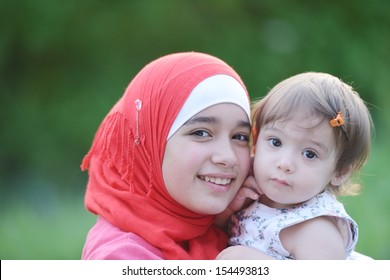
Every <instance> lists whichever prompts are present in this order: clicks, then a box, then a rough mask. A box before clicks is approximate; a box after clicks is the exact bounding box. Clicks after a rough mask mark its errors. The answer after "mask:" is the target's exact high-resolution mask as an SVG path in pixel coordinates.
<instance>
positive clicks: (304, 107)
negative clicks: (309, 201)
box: [252, 72, 373, 195]
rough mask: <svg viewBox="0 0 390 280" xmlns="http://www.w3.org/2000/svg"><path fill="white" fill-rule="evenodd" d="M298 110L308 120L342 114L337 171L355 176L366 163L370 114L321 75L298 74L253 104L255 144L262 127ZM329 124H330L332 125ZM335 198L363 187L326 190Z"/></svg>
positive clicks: (351, 94)
mask: <svg viewBox="0 0 390 280" xmlns="http://www.w3.org/2000/svg"><path fill="white" fill-rule="evenodd" d="M297 111H299V112H300V113H302V112H305V113H306V114H307V117H311V118H312V117H313V116H315V117H321V118H323V119H324V121H325V120H326V121H328V122H329V121H330V120H332V119H334V118H336V117H337V115H338V113H339V112H341V113H342V115H343V119H344V124H342V125H340V126H338V127H334V137H335V141H336V150H337V154H338V160H337V164H336V167H335V169H336V170H339V172H340V174H343V171H345V170H346V169H348V168H352V171H353V173H354V172H356V171H358V170H360V169H361V168H362V167H363V165H364V164H365V163H366V161H367V159H368V156H369V152H370V143H371V137H372V130H373V122H372V118H371V114H370V112H369V110H368V108H367V106H366V103H365V102H364V101H363V100H362V99H361V98H360V96H359V94H358V93H357V92H356V91H355V90H354V89H353V88H352V87H351V86H350V85H348V84H346V83H345V82H343V81H341V80H340V79H339V78H337V77H335V76H333V75H331V74H327V73H319V72H306V73H301V74H297V75H295V76H292V77H290V78H288V79H285V80H283V81H282V82H280V83H278V84H277V85H276V86H275V87H273V88H272V89H271V90H270V91H269V93H268V94H267V95H266V96H265V97H264V98H262V99H261V100H259V101H257V102H254V103H253V104H252V122H253V128H254V129H253V131H254V133H253V144H254V145H256V139H257V136H258V135H257V134H258V132H259V131H260V128H261V127H262V126H263V125H266V124H268V123H273V122H275V121H286V120H288V119H289V117H290V116H291V115H293V114H294V113H295V112H297ZM329 125H330V124H329ZM327 188H328V189H329V190H330V191H332V192H333V193H335V194H336V195H354V194H358V193H359V191H360V184H358V183H352V182H351V180H348V181H347V182H346V183H345V184H343V185H342V186H333V185H329V186H328V187H327Z"/></svg>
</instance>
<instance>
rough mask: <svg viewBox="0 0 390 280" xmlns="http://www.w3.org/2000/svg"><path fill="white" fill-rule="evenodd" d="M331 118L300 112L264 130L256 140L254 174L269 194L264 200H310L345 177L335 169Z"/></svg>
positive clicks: (273, 204)
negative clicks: (322, 118)
mask: <svg viewBox="0 0 390 280" xmlns="http://www.w3.org/2000/svg"><path fill="white" fill-rule="evenodd" d="M334 129H336V128H332V127H331V126H330V124H329V122H328V121H326V120H325V121H324V120H321V119H320V118H317V117H313V118H307V116H304V115H303V114H299V113H298V114H296V115H293V116H292V117H291V118H289V119H288V120H287V121H285V122H282V121H276V122H275V123H273V124H266V125H264V126H263V127H262V128H261V129H260V133H259V136H258V138H257V142H256V150H255V158H254V166H253V169H254V175H255V178H256V181H257V183H258V184H259V186H260V188H261V190H262V191H263V192H264V194H265V195H266V196H265V197H262V198H261V201H262V202H264V203H265V204H266V205H268V206H270V207H274V208H283V207H288V206H291V205H294V204H297V203H301V202H303V201H306V200H308V199H310V198H312V197H313V196H315V195H317V194H318V193H320V192H322V191H323V190H324V189H325V187H326V186H327V185H328V183H330V182H331V183H332V184H333V185H340V184H341V183H342V182H343V180H344V179H346V178H343V176H341V177H340V176H338V174H339V172H337V170H335V166H336V161H337V152H336V148H335V147H336V143H335V140H334V136H333V130H334Z"/></svg>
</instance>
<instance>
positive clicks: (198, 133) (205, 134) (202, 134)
mask: <svg viewBox="0 0 390 280" xmlns="http://www.w3.org/2000/svg"><path fill="white" fill-rule="evenodd" d="M191 135H195V136H199V137H208V136H211V134H210V133H209V132H208V131H206V130H204V129H198V130H195V131H193V132H191Z"/></svg>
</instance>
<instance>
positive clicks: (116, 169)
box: [81, 52, 251, 259]
mask: <svg viewBox="0 0 390 280" xmlns="http://www.w3.org/2000/svg"><path fill="white" fill-rule="evenodd" d="M250 131H251V126H250V103H249V96H248V94H247V91H246V89H245V86H244V84H243V82H242V81H241V79H240V77H239V76H238V74H237V73H236V72H235V71H234V70H233V69H232V68H231V67H230V66H228V65H227V64H226V63H224V62H223V61H221V60H219V59H217V58H215V57H213V56H210V55H207V54H202V53H195V52H188V53H176V54H171V55H167V56H164V57H161V58H159V59H157V60H155V61H153V62H151V63H149V64H148V65H147V66H145V67H144V68H143V69H142V70H141V71H140V72H139V73H138V74H137V75H136V77H135V78H134V79H133V80H132V81H131V83H130V84H129V86H128V87H127V89H126V91H125V93H124V95H123V96H122V98H121V99H120V100H119V101H118V102H117V103H116V104H115V106H114V107H113V108H112V109H111V111H110V112H109V113H108V115H107V116H106V118H105V119H104V120H103V122H102V124H101V125H100V127H99V129H98V131H97V133H96V135H95V138H94V141H93V144H92V147H91V149H90V151H89V152H88V154H87V155H86V156H85V158H84V160H83V163H82V165H81V168H82V169H83V170H85V169H87V168H88V171H89V180H88V186H87V190H86V196H85V204H86V207H87V209H88V210H89V211H91V212H92V213H94V214H96V215H98V220H97V222H96V224H95V225H94V226H93V228H92V229H91V230H90V232H89V233H88V236H87V240H86V243H85V246H84V250H83V254H82V259H214V258H215V257H216V255H217V254H218V253H219V252H220V251H221V250H222V249H224V248H225V247H226V245H227V235H226V234H225V233H224V232H223V231H222V230H221V229H220V228H219V227H217V226H216V225H215V223H214V221H215V217H216V215H217V214H219V213H221V212H222V211H224V210H225V208H226V207H227V205H228V204H229V203H230V202H231V201H232V199H233V197H234V196H235V195H236V193H237V191H238V189H239V188H240V186H241V185H242V184H243V182H244V180H245V178H246V177H247V174H248V171H249V167H250V151H249V136H250ZM237 210H238V209H237Z"/></svg>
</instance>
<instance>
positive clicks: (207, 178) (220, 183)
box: [204, 176, 232, 185]
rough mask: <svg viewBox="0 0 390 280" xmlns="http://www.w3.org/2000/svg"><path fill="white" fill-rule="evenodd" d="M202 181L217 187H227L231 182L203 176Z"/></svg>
mask: <svg viewBox="0 0 390 280" xmlns="http://www.w3.org/2000/svg"><path fill="white" fill-rule="evenodd" d="M204 180H205V181H207V182H211V183H214V184H217V185H227V184H229V183H230V182H231V181H232V179H222V178H213V177H208V176H205V177H204Z"/></svg>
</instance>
